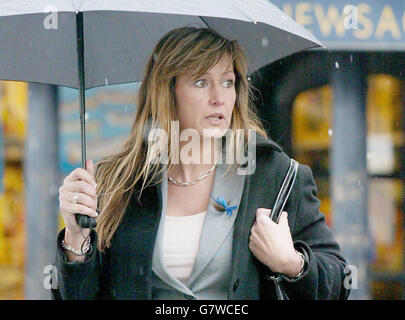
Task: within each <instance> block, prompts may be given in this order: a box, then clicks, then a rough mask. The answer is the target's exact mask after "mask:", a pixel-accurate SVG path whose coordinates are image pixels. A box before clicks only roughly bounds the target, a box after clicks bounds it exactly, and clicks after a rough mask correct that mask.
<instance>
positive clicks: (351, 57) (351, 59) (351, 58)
mask: <svg viewBox="0 0 405 320" xmlns="http://www.w3.org/2000/svg"><path fill="white" fill-rule="evenodd" d="M350 63H353V55H352V54H351V55H350Z"/></svg>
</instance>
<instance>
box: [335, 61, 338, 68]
mask: <svg viewBox="0 0 405 320" xmlns="http://www.w3.org/2000/svg"><path fill="white" fill-rule="evenodd" d="M335 68H336V69H339V62H337V61H336V62H335Z"/></svg>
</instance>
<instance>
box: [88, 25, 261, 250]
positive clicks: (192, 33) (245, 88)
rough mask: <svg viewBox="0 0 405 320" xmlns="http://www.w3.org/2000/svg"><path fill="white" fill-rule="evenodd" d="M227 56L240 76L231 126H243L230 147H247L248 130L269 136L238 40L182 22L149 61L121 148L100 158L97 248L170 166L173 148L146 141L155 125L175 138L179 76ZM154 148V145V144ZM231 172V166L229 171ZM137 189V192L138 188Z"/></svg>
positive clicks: (204, 69)
mask: <svg viewBox="0 0 405 320" xmlns="http://www.w3.org/2000/svg"><path fill="white" fill-rule="evenodd" d="M225 54H226V55H228V57H229V58H230V59H229V61H230V63H231V64H232V65H233V68H234V73H235V76H236V81H235V90H236V102H235V107H234V110H233V114H232V120H231V125H230V129H231V130H230V131H231V132H236V129H244V130H243V132H244V134H243V136H242V141H241V139H233V140H232V139H231V141H232V144H233V147H232V149H231V150H232V152H236V151H237V150H240V149H241V148H244V147H245V146H246V145H247V143H248V141H249V135H248V129H254V130H256V132H257V133H259V134H261V135H263V136H264V137H267V135H266V132H265V130H264V129H263V127H262V124H261V123H260V121H259V119H258V118H257V116H256V112H255V110H254V107H253V103H252V102H251V100H250V99H251V97H250V96H249V94H251V93H252V87H251V85H250V83H249V81H248V79H247V63H248V62H247V58H246V55H245V53H244V50H243V49H242V48H241V47H240V46H239V44H238V42H237V41H236V40H232V41H231V40H228V39H225V38H223V37H222V36H220V35H219V34H218V33H216V32H215V31H213V30H212V29H208V28H196V27H182V28H178V29H174V30H172V31H170V32H168V33H167V34H165V35H164V36H163V37H162V38H161V39H160V40H159V41H158V43H157V44H156V46H155V48H154V50H153V52H152V53H151V55H150V56H149V59H148V61H147V64H146V67H145V70H144V75H143V81H142V84H141V86H140V88H139V92H138V97H137V110H136V116H135V121H134V123H133V126H132V129H131V132H130V135H129V137H128V139H127V141H126V142H125V143H124V145H123V149H122V151H120V152H118V153H116V154H113V155H110V156H107V157H105V158H103V159H101V160H100V161H98V162H97V163H96V173H95V180H96V182H97V185H98V187H97V196H98V210H99V212H100V214H99V217H98V218H97V227H96V231H97V234H98V239H99V241H98V249H99V250H101V251H103V250H104V249H105V248H106V247H107V248H108V247H109V246H110V245H111V239H112V237H113V235H114V233H115V231H116V230H117V228H118V226H119V224H120V222H121V221H122V218H123V216H124V214H125V211H126V209H127V206H128V204H129V202H130V199H131V197H133V196H134V192H135V191H136V193H137V194H138V201H139V200H140V198H141V194H142V191H143V190H144V189H145V188H147V187H148V186H151V185H154V184H156V183H159V182H161V178H160V179H157V177H159V175H160V174H161V173H162V171H163V170H164V169H165V168H167V169H168V170H170V168H171V166H172V163H171V161H170V159H172V158H171V156H173V155H172V154H171V151H170V150H171V147H170V144H171V143H173V142H171V141H170V139H169V141H168V145H166V146H165V145H163V144H161V145H160V150H158V152H156V150H152V148H151V145H150V144H148V141H147V140H148V135H149V132H150V130H151V129H154V128H159V129H163V130H165V132H166V133H167V136H168V137H171V122H172V121H175V120H176V119H175V106H176V104H175V93H174V85H175V79H176V76H178V75H180V74H188V75H190V76H191V77H192V78H196V77H199V76H201V75H203V74H205V73H206V72H208V71H209V70H210V69H211V68H212V67H213V66H215V65H216V64H217V63H218V62H219V61H220V59H221V58H222V56H223V55H225ZM155 147H156V146H155ZM165 147H167V148H166V149H165V150H168V151H169V158H168V159H169V161H168V164H167V165H161V164H159V163H154V162H153V160H154V158H155V157H156V156H157V155H159V154H160V153H161V152H163V149H164V148H165ZM227 172H228V171H227ZM138 191H139V193H138Z"/></svg>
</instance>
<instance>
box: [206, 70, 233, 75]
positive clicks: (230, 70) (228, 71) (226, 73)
mask: <svg viewBox="0 0 405 320" xmlns="http://www.w3.org/2000/svg"><path fill="white" fill-rule="evenodd" d="M230 72H232V73H234V72H233V71H232V70H228V71H225V72H224V73H222V74H227V73H230ZM206 74H209V75H210V74H211V73H209V72H206V73H204V74H203V75H206Z"/></svg>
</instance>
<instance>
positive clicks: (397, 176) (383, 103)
mask: <svg viewBox="0 0 405 320" xmlns="http://www.w3.org/2000/svg"><path fill="white" fill-rule="evenodd" d="M404 89H405V85H404V83H402V82H401V81H400V80H398V79H396V78H394V77H392V76H390V75H386V74H377V75H371V76H369V77H368V91H367V171H368V173H369V212H368V218H369V219H368V220H369V226H370V230H371V234H372V240H373V245H374V248H375V259H374V260H373V263H372V265H371V266H370V269H371V270H372V274H373V279H374V281H373V282H372V288H371V291H372V292H371V293H372V295H373V299H401V298H402V292H403V291H404V286H405V283H404V282H403V275H404V265H403V261H404V257H403V252H404V249H405V248H404V234H403V225H404V221H403V213H404V212H403V205H404V204H403V199H404V194H405V192H404V181H403V178H401V177H403V176H404V171H405V167H404V164H403V163H402V162H403V156H402V154H403V152H404V149H405V144H404V125H405V124H404V123H403V117H401V114H403V112H404V110H403V109H404V107H405V95H404V93H403V92H404ZM332 108H333V91H332V88H331V86H330V85H325V86H322V87H318V88H313V89H310V90H307V91H304V92H301V93H300V94H299V95H298V96H297V97H296V99H295V101H294V104H293V110H292V132H291V139H292V147H293V156H294V158H295V159H297V160H298V161H299V162H301V163H303V164H307V165H309V166H310V167H311V168H312V170H313V173H314V178H315V181H316V183H317V186H318V192H319V194H318V196H319V198H320V200H321V201H322V202H321V208H320V210H321V211H322V212H323V213H325V215H326V221H327V224H328V225H330V226H331V227H332V228H333V226H332V225H331V224H332V215H333V212H332V211H331V206H330V194H329V184H330V181H329V149H330V146H331V136H332V135H333V121H332V116H333V115H332ZM387 279H390V280H387ZM401 279H402V280H401ZM388 281H391V282H388ZM392 284H395V285H392ZM384 288H385V289H384ZM398 288H399V289H398ZM394 289H395V290H394ZM384 290H388V291H389V292H384Z"/></svg>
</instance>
